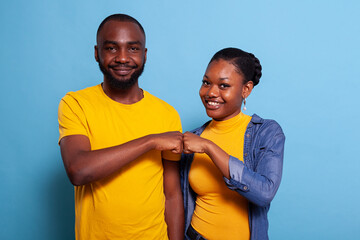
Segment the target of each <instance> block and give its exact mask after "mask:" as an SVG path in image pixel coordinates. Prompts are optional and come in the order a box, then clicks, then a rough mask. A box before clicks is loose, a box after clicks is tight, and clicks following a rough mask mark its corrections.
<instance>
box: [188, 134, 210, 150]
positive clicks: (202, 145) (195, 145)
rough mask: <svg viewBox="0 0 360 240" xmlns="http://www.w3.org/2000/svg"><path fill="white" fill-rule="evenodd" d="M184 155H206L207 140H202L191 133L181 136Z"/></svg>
mask: <svg viewBox="0 0 360 240" xmlns="http://www.w3.org/2000/svg"><path fill="white" fill-rule="evenodd" d="M183 144H184V147H183V151H184V153H206V148H207V146H208V144H209V140H207V139H205V138H202V137H200V136H198V135H196V134H193V133H191V132H186V133H184V135H183Z"/></svg>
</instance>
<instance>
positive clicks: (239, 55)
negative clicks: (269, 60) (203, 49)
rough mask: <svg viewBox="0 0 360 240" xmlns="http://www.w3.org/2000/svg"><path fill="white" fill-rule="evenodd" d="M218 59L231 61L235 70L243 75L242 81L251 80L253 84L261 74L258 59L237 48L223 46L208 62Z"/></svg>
mask: <svg viewBox="0 0 360 240" xmlns="http://www.w3.org/2000/svg"><path fill="white" fill-rule="evenodd" d="M220 59H223V60H225V61H228V62H230V63H232V64H233V65H234V66H235V68H236V71H237V72H238V73H239V74H241V75H243V76H244V81H245V82H244V83H247V82H249V81H252V82H253V83H254V86H256V85H257V84H258V83H259V81H260V77H261V75H262V73H261V69H262V67H261V64H260V61H259V59H257V58H256V57H255V56H254V54H252V53H248V52H245V51H243V50H240V49H238V48H224V49H222V50H220V51H218V52H217V53H215V55H214V56H213V57H212V58H211V60H210V62H209V64H210V63H211V62H213V61H217V60H220Z"/></svg>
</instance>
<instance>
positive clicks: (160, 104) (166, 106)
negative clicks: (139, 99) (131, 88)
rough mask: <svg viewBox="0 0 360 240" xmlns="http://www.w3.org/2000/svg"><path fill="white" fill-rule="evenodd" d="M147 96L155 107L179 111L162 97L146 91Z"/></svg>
mask: <svg viewBox="0 0 360 240" xmlns="http://www.w3.org/2000/svg"><path fill="white" fill-rule="evenodd" d="M143 91H144V94H145V97H146V98H147V102H148V103H149V104H151V105H153V106H154V107H157V108H160V109H161V110H163V111H169V112H175V113H177V111H176V109H175V108H174V107H173V106H171V105H170V104H169V103H167V102H166V101H164V100H162V99H161V98H159V97H157V96H155V95H153V94H151V93H149V92H147V91H145V90H143Z"/></svg>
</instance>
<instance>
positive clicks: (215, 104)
mask: <svg viewBox="0 0 360 240" xmlns="http://www.w3.org/2000/svg"><path fill="white" fill-rule="evenodd" d="M208 104H209V105H211V106H218V105H220V103H218V102H210V101H209V102H208Z"/></svg>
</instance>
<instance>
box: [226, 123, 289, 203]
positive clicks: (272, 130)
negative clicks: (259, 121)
mask: <svg viewBox="0 0 360 240" xmlns="http://www.w3.org/2000/svg"><path fill="white" fill-rule="evenodd" d="M249 136H250V137H251V139H252V140H251V143H250V146H249V147H248V149H245V148H244V160H245V163H243V162H242V161H240V160H239V159H237V158H235V157H233V156H230V159H229V171H230V179H227V178H225V177H224V180H225V183H226V185H227V186H228V187H229V188H230V189H232V190H235V191H236V192H238V193H239V194H241V195H242V196H244V197H245V198H247V199H248V200H249V201H250V202H252V203H253V204H255V205H258V206H260V207H265V206H267V205H269V204H270V202H271V201H272V199H273V198H274V196H275V194H276V191H277V190H278V188H279V185H280V181H281V176H282V167H283V156H284V143H285V136H284V134H283V132H282V129H281V127H280V126H279V125H278V124H277V123H276V122H275V121H271V122H267V123H264V124H263V126H261V127H260V128H259V129H257V130H255V131H253V132H252V136H251V135H250V134H249V135H248V136H247V137H249ZM245 146H246V144H245ZM247 160H248V161H247ZM248 162H251V163H248Z"/></svg>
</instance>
